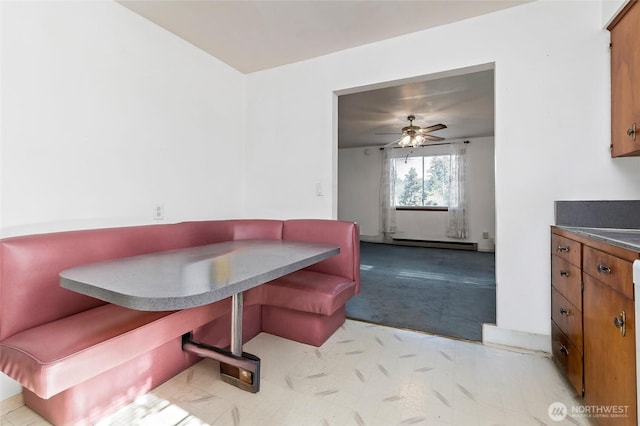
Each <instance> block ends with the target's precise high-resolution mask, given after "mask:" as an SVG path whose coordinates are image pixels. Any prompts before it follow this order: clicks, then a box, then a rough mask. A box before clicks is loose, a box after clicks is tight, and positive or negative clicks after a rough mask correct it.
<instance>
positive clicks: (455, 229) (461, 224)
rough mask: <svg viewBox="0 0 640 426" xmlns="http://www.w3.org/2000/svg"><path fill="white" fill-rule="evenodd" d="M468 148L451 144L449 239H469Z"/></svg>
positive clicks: (458, 144)
mask: <svg viewBox="0 0 640 426" xmlns="http://www.w3.org/2000/svg"><path fill="white" fill-rule="evenodd" d="M466 181H467V147H466V145H465V144H464V143H463V142H459V143H452V144H451V162H450V171H449V221H448V226H447V237H451V238H458V239H466V238H468V237H469V223H468V217H467V191H466V186H467V185H466Z"/></svg>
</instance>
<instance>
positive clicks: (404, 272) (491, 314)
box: [346, 242, 496, 341]
mask: <svg viewBox="0 0 640 426" xmlns="http://www.w3.org/2000/svg"><path fill="white" fill-rule="evenodd" d="M360 273H361V290H360V294H359V295H357V296H356V297H353V298H351V300H349V301H348V302H347V306H346V309H347V317H348V318H351V319H356V320H363V321H368V322H372V323H376V324H383V325H388V326H393V327H401V328H407V329H411V330H418V331H425V332H429V333H434V334H440V335H443V336H451V337H457V338H462V339H468V340H476V341H480V340H481V338H482V335H481V328H482V323H485V322H486V323H495V321H496V278H495V276H496V275H495V255H494V253H484V252H476V251H463V250H451V249H438V248H424V247H406V246H394V245H388V244H375V243H367V242H362V243H361V254H360Z"/></svg>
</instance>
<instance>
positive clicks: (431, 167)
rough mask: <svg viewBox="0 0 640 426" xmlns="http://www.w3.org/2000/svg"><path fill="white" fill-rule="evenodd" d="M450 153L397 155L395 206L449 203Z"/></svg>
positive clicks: (427, 205)
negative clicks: (421, 155)
mask: <svg viewBox="0 0 640 426" xmlns="http://www.w3.org/2000/svg"><path fill="white" fill-rule="evenodd" d="M450 157H451V156H450V155H433V156H423V157H407V158H396V159H394V161H395V170H396V176H395V188H396V190H395V193H396V197H397V199H396V200H395V201H396V206H398V207H448V205H449V162H450Z"/></svg>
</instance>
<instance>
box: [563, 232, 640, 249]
mask: <svg viewBox="0 0 640 426" xmlns="http://www.w3.org/2000/svg"><path fill="white" fill-rule="evenodd" d="M558 228H560V229H565V230H567V231H571V232H574V233H576V234H579V235H584V236H587V237H590V238H593V239H594V240H598V241H602V242H605V243H608V244H612V245H614V246H618V247H622V248H625V249H629V250H633V251H637V252H640V229H616V228H583V227H574V226H558Z"/></svg>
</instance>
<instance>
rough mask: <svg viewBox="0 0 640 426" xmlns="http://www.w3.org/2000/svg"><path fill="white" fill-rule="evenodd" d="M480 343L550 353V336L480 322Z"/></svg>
mask: <svg viewBox="0 0 640 426" xmlns="http://www.w3.org/2000/svg"><path fill="white" fill-rule="evenodd" d="M482 344H483V345H488V346H500V347H505V346H506V347H510V348H514V349H525V350H527V351H535V352H545V353H547V354H550V353H551V336H550V335H547V334H536V333H528V332H526V331H518V330H509V329H507V328H501V327H498V326H496V325H495V324H482Z"/></svg>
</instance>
